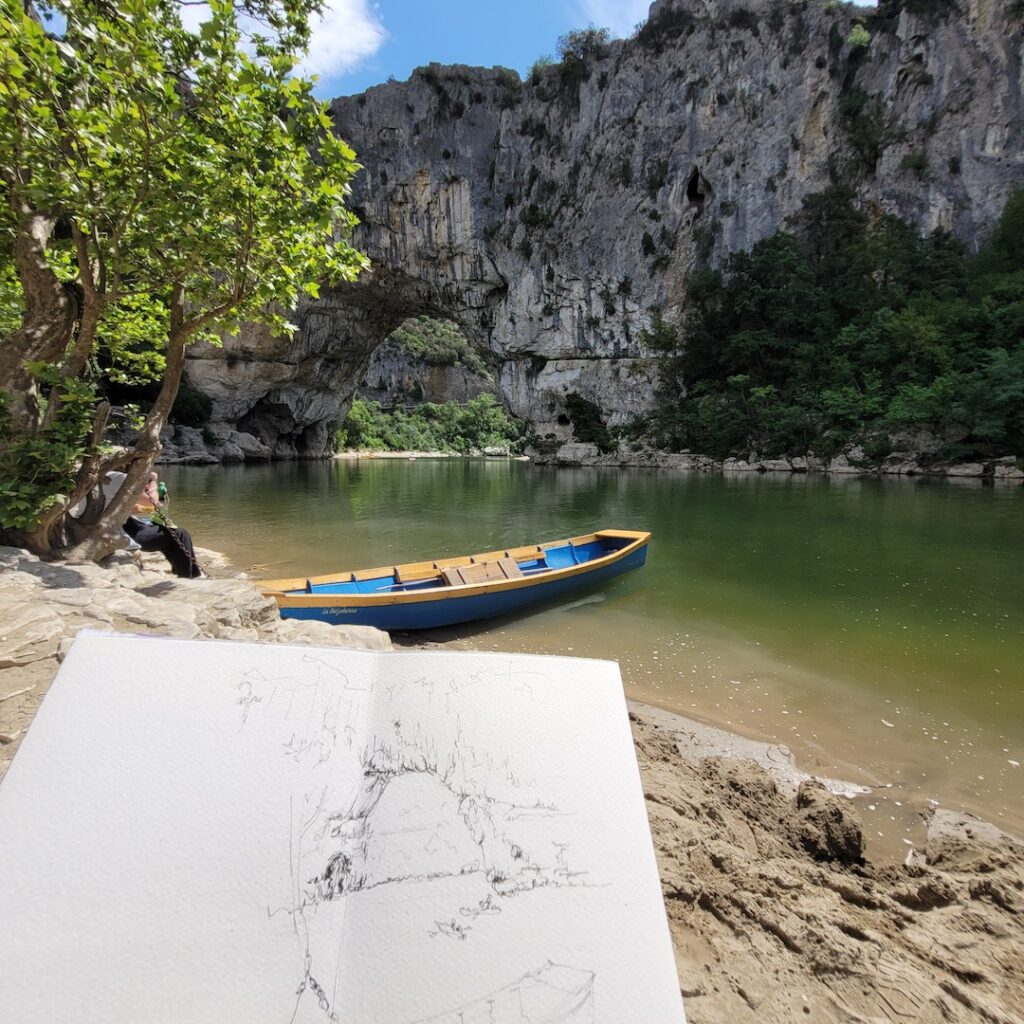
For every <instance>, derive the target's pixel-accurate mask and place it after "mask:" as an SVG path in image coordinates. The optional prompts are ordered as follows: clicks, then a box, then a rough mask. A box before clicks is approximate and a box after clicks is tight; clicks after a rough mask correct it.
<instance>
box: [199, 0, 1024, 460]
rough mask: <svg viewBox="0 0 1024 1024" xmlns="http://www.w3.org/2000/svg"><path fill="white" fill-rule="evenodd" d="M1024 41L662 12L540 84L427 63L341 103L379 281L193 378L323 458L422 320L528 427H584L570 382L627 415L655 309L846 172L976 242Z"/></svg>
mask: <svg viewBox="0 0 1024 1024" xmlns="http://www.w3.org/2000/svg"><path fill="white" fill-rule="evenodd" d="M858 22H862V23H863V25H864V27H865V29H866V32H867V34H868V35H869V37H870V38H869V39H866V38H865V32H864V31H863V30H855V25H856V24H857V23H858ZM1021 37H1022V5H1021V4H1019V3H1017V4H1014V3H1011V2H1006V0H889V2H888V3H886V2H884V0H883V6H882V7H881V9H880V10H879V11H877V12H876V11H872V10H870V9H864V8H854V7H851V6H848V5H839V4H821V3H811V2H804V3H780V2H774V0H773V2H768V0H761V2H758V0H742V2H740V0H689V2H685V0H660V2H658V3H655V4H654V5H653V6H652V9H651V17H650V19H649V21H648V23H647V25H646V26H645V27H644V28H643V29H642V30H641V31H640V32H639V33H638V34H637V36H635V37H634V38H632V39H629V40H624V41H615V42H613V43H611V44H610V45H608V46H606V47H599V48H598V49H597V52H591V53H589V54H588V55H587V56H586V58H585V59H583V60H575V61H565V62H563V63H562V64H561V65H553V66H551V67H548V68H546V69H544V70H542V71H541V72H540V73H539V74H536V75H533V76H531V78H530V80H529V81H526V82H522V81H520V79H519V77H518V76H517V75H516V74H515V73H514V72H510V71H508V70H504V69H500V68H496V69H490V70H486V69H480V68H468V67H441V66H439V65H431V66H429V67H427V68H421V69H419V70H418V71H417V72H415V73H414V74H413V76H412V77H411V78H410V79H409V81H407V82H391V83H388V84H386V85H381V86H377V87H375V88H373V89H370V90H369V91H368V92H366V93H365V94H362V95H359V96H354V97H348V98H344V99H339V100H336V101H335V102H334V103H333V104H332V111H333V115H334V118H335V122H336V125H337V130H338V132H339V133H340V134H341V135H342V136H344V137H345V138H346V139H348V140H349V141H350V142H351V143H352V145H353V146H354V147H355V149H356V151H357V152H358V154H359V158H360V160H361V162H362V163H363V164H364V167H365V169H364V170H363V171H361V172H360V174H359V176H358V178H357V179H356V182H355V185H354V194H353V205H354V208H355V209H356V211H357V212H358V214H359V216H360V218H361V220H362V224H361V226H360V227H359V228H358V230H357V232H356V236H355V242H356V244H357V245H358V247H359V248H361V249H362V250H363V251H364V252H366V253H367V254H368V255H369V256H370V258H371V260H372V261H373V265H374V269H373V271H372V272H371V273H368V274H366V275H365V276H364V278H363V279H362V280H361V281H360V282H359V283H357V284H355V285H353V286H349V287H346V288H344V289H340V290H337V291H333V292H331V293H330V294H328V295H326V296H325V297H323V298H322V299H321V300H319V301H317V302H310V303H309V304H308V305H306V306H305V307H304V308H302V309H300V310H298V311H296V317H297V322H298V323H299V325H300V327H301V331H300V334H299V337H298V339H297V340H296V341H295V342H293V343H291V344H285V343H282V342H280V341H277V340H275V339H271V338H267V337H265V336H262V335H257V334H248V335H246V334H243V336H242V337H241V338H239V339H229V340H228V342H227V343H226V344H225V347H224V349H223V350H215V349H205V350H202V349H200V350H196V351H195V352H193V353H192V358H191V360H190V364H189V374H190V377H191V379H192V380H193V382H194V383H196V384H197V385H198V386H200V387H201V388H203V389H204V390H206V391H208V392H209V393H210V394H212V395H213V396H214V398H215V402H216V411H215V418H216V419H219V420H224V421H230V422H231V423H232V424H234V425H236V426H237V427H238V428H239V429H240V430H243V431H248V432H250V433H254V434H256V435H258V436H259V437H260V438H261V439H262V440H264V441H265V442H266V443H267V444H269V445H270V446H271V447H272V449H273V450H274V452H275V454H276V455H278V456H289V455H296V454H298V455H317V454H319V453H321V452H322V451H323V449H324V445H325V443H326V441H327V438H328V437H329V434H330V430H331V427H332V425H333V422H334V421H335V420H336V419H337V418H338V417H339V415H340V414H341V413H342V411H343V410H344V409H345V408H346V406H347V403H348V401H349V400H350V397H351V394H352V391H353V389H354V387H355V386H356V384H357V383H358V381H359V380H360V379H361V378H362V376H363V373H364V370H365V368H366V365H367V362H368V360H369V358H370V356H371V354H372V352H373V350H374V348H375V347H376V346H377V345H378V344H379V343H380V342H382V341H383V340H384V338H385V337H386V336H387V334H388V333H389V332H390V331H391V330H393V329H394V328H395V327H396V326H397V325H398V324H399V323H400V322H401V321H402V320H404V319H405V318H406V317H408V316H412V315H417V314H431V315H435V316H444V317H450V318H451V319H453V320H455V321H456V322H457V323H458V324H459V325H460V326H461V327H462V328H463V330H464V331H465V332H466V333H467V335H468V337H470V338H471V339H472V340H473V341H474V342H475V343H476V344H477V345H479V346H480V347H482V348H486V349H489V350H490V351H491V352H492V353H493V354H494V357H495V358H496V360H497V364H498V366H499V371H498V381H499V386H500V390H501V392H502V394H503V396H504V398H505V401H506V402H507V404H508V406H509V408H510V410H511V411H512V412H513V413H514V414H516V415H517V416H520V417H522V418H523V419H526V420H527V421H529V422H530V423H531V424H532V426H533V428H534V429H535V430H536V432H537V433H538V434H540V435H545V434H554V435H555V436H556V437H559V438H565V439H568V438H569V437H570V436H571V433H572V426H571V423H570V421H569V417H568V415H567V408H566V396H567V395H568V394H571V393H578V394H579V395H581V396H582V397H583V398H585V399H588V400H590V401H593V402H595V403H597V405H599V406H600V408H601V409H602V410H603V412H604V415H605V417H606V419H607V421H608V422H609V423H610V424H614V423H620V422H623V421H625V420H626V419H628V418H629V417H630V416H632V415H633V414H634V413H636V412H637V411H640V410H642V409H643V408H644V407H646V406H647V405H648V404H649V403H650V401H651V399H652V395H653V390H654V382H655V379H656V365H655V362H654V360H653V359H652V358H651V354H650V353H649V352H648V351H647V350H646V349H645V346H644V340H643V339H644V328H645V326H646V325H648V323H649V318H650V310H651V309H652V308H653V309H658V310H661V311H664V313H665V314H666V316H668V317H670V318H671V317H677V316H679V315H680V313H681V312H682V309H681V306H682V302H683V293H684V282H685V279H686V275H687V273H688V272H689V271H690V270H691V269H692V268H693V267H694V266H695V265H696V264H697V263H698V262H700V261H710V262H712V263H715V262H718V261H720V260H721V259H722V258H723V257H724V256H725V255H726V254H728V253H729V252H732V251H735V250H738V249H744V248H748V247H749V246H751V245H752V244H753V243H755V242H756V241H758V240H759V239H761V238H764V237H765V236H767V235H769V234H771V233H772V232H774V231H776V230H778V229H779V228H782V227H785V226H786V225H787V222H788V220H789V218H791V217H792V216H793V215H794V214H795V213H797V211H799V210H800V208H801V204H802V202H803V200H804V198H805V197H806V196H807V195H809V194H811V193H815V192H820V191H821V190H822V189H824V188H825V187H826V186H827V185H828V183H829V181H830V180H832V179H834V178H836V177H838V178H840V179H841V180H842V181H844V182H846V183H848V184H850V185H852V186H854V187H855V188H856V190H857V193H858V196H859V199H860V201H861V202H862V203H863V204H864V206H865V207H866V208H868V209H869V210H873V211H879V212H880V211H887V212H892V213H897V214H899V215H900V216H902V217H904V218H905V219H907V220H908V221H910V222H912V223H913V224H915V225H916V226H917V227H919V228H920V229H921V230H922V231H928V230H931V229H934V228H936V227H945V228H948V229H950V230H952V231H954V232H956V233H957V234H958V235H959V236H960V237H961V238H963V239H965V240H966V241H967V242H968V244H970V245H972V246H974V245H978V244H980V243H981V241H983V240H984V238H985V237H986V234H987V232H988V230H989V229H990V228H991V226H992V224H993V222H994V220H995V218H996V217H997V216H998V214H999V212H1000V211H1001V209H1002V206H1003V204H1004V202H1005V200H1006V197H1007V196H1008V194H1009V192H1010V191H1011V190H1012V189H1013V188H1014V187H1016V186H1017V185H1019V184H1021V183H1022V182H1024V139H1022V133H1024V103H1022V95H1021V90H1022V65H1021ZM858 95H859V96H860V99H861V103H860V108H861V109H860V113H861V114H862V115H863V118H864V120H863V121H862V122H861V124H860V127H861V128H863V129H865V130H864V131H861V132H860V133H859V135H857V134H856V133H854V132H852V131H851V130H850V125H851V120H850V110H851V96H858ZM844 117H845V120H844Z"/></svg>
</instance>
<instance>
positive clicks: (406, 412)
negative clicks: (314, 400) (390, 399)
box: [336, 395, 523, 455]
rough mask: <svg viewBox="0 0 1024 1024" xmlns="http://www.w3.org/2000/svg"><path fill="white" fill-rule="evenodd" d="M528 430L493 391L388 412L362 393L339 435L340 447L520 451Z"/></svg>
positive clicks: (405, 449) (354, 403)
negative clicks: (462, 400) (465, 399)
mask: <svg viewBox="0 0 1024 1024" xmlns="http://www.w3.org/2000/svg"><path fill="white" fill-rule="evenodd" d="M522 445H523V432H522V429H521V427H520V425H519V424H518V423H517V422H516V421H515V420H513V419H512V418H511V417H510V416H509V415H508V414H507V413H506V412H505V410H504V409H502V407H501V406H500V405H499V404H498V401H497V399H496V398H494V396H493V395H480V396H479V397H478V398H474V399H472V400H471V401H469V402H467V403H466V404H465V405H460V404H459V403H458V402H442V403H440V404H435V403H433V402H425V403H424V404H423V405H420V406H417V407H416V408H414V409H394V410H391V411H385V410H384V409H383V408H382V407H381V405H380V403H379V402H367V401H364V400H363V399H360V398H357V399H356V400H355V401H354V402H353V403H352V408H351V409H350V410H349V414H348V416H347V417H346V419H345V422H344V423H342V425H341V429H340V430H339V431H338V434H337V437H336V446H337V448H338V449H339V450H346V449H348V450H363V451H381V452H383V451H452V452H459V453H461V454H463V455H466V454H468V453H469V452H470V451H472V450H474V449H476V450H481V451H482V450H483V449H484V448H503V449H506V450H507V451H509V452H515V451H519V450H520V448H521V447H522Z"/></svg>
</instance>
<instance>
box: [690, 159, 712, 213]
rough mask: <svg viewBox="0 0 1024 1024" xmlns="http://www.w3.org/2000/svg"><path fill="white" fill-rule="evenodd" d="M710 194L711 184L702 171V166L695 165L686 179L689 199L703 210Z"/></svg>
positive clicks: (692, 204)
mask: <svg viewBox="0 0 1024 1024" xmlns="http://www.w3.org/2000/svg"><path fill="white" fill-rule="evenodd" d="M710 195H711V185H710V184H709V183H708V180H707V178H705V177H704V175H703V174H701V173H700V168H699V167H696V166H695V167H694V168H693V170H692V171H691V172H690V177H689V178H688V179H687V181H686V199H687V201H688V202H689V204H690V205H691V206H696V207H697V209H698V210H701V209H703V208H704V203H705V202H706V201H707V198H708V196H710Z"/></svg>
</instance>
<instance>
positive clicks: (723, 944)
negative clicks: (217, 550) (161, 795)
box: [0, 548, 1024, 1024]
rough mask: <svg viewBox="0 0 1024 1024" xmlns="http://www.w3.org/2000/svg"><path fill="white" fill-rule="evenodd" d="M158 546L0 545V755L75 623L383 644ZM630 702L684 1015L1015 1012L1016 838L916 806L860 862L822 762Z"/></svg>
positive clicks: (9, 747) (858, 833) (1023, 870)
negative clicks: (286, 612) (923, 814)
mask: <svg viewBox="0 0 1024 1024" xmlns="http://www.w3.org/2000/svg"><path fill="white" fill-rule="evenodd" d="M207 561H210V559H209V558H208V559H207ZM160 562H161V560H160V558H159V556H156V557H155V558H153V557H149V556H147V557H146V558H145V560H144V561H143V562H142V563H141V565H139V564H136V563H135V562H133V561H132V560H131V559H130V558H128V557H127V556H117V557H116V558H115V560H114V562H113V563H112V564H111V565H109V566H107V567H98V566H94V565H85V566H71V565H58V564H46V563H41V562H39V561H38V560H36V559H34V558H32V557H31V556H28V555H27V554H25V553H24V552H19V551H17V550H15V549H11V548H3V549H0V570H2V572H0V621H2V622H3V623H4V626H3V628H2V631H0V632H2V635H0V775H2V774H3V772H4V771H6V768H7V766H8V765H9V764H10V762H11V759H12V758H13V756H14V755H15V753H16V751H17V748H18V745H19V743H20V741H21V739H22V738H23V736H24V735H25V732H26V731H27V730H28V729H29V728H30V727H31V723H32V719H33V717H34V714H35V712H36V710H37V708H38V707H39V704H40V702H41V700H42V699H43V697H44V695H45V693H46V690H47V687H48V686H49V684H50V682H51V681H52V679H53V677H54V675H55V674H56V671H57V669H58V667H59V663H60V660H61V658H62V657H63V655H64V653H66V651H67V649H68V646H69V645H70V642H71V640H72V638H73V637H74V635H75V634H76V633H77V632H78V630H79V629H81V628H86V627H91V628H104V629H116V630H122V631H130V632H134V633H161V634H165V635H172V636H180V637H183V638H198V637H221V638H228V639H247V640H255V641H269V642H290V643H315V644H321V645H332V646H342V647H345V646H347V647H362V648H368V649H374V650H386V649H388V648H389V647H390V641H389V640H388V638H387V636H386V635H385V634H380V633H378V632H377V631H376V630H371V629H365V628H364V629H350V628H339V627H331V626H327V625H324V624H320V623H297V622H295V621H294V620H288V621H284V622H282V620H280V619H279V618H278V616H277V611H276V607H275V606H274V604H273V602H272V601H269V600H267V599H264V598H262V597H261V596H260V595H259V594H258V593H257V592H256V591H255V590H254V589H253V588H252V586H251V585H250V584H248V583H247V582H245V581H244V580H242V579H237V578H230V574H231V570H230V568H228V567H223V568H221V569H219V570H217V569H215V570H214V574H215V575H218V574H223V575H224V576H225V578H220V579H217V578H214V579H208V580H199V581H179V580H176V579H174V578H173V577H171V576H169V575H168V574H167V572H166V571H164V569H163V567H162V566H161V564H160ZM630 718H631V721H632V726H633V733H634V740H635V745H636V752H637V758H638V761H639V764H640V770H641V777H642V779H643V784H644V790H645V795H646V800H647V811H648V817H649V820H650V825H651V831H652V835H653V839H654V845H655V850H656V853H657V857H658V863H659V869H660V874H661V881H662V889H663V893H664V896H665V903H666V907H667V911H668V916H669V922H670V928H671V932H672V938H673V944H674V948H675V953H676V960H677V966H678V971H679V978H680V984H681V987H682V990H683V993H684V997H685V1000H686V1009H687V1015H688V1019H689V1020H690V1021H691V1022H692V1024H712V1022H714V1024H722V1022H730V1024H732V1022H737V1024H743V1022H747V1021H750V1022H751V1024H753V1022H755V1021H757V1022H759V1024H765V1022H768V1024H772V1022H785V1021H800V1020H813V1021H827V1022H833V1021H834V1022H837V1024H838V1022H865V1024H866V1022H875V1021H914V1022H922V1024H931V1022H936V1024H937V1022H939V1021H963V1022H968V1021H971V1022H973V1021H988V1022H994V1024H1013V1022H1019V1021H1021V1020H1022V1019H1024V960H1022V956H1021V950H1022V948H1024V895H1022V894H1024V844H1022V843H1021V842H1020V841H1019V840H1016V839H1014V838H1012V837H1010V836H1009V835H1007V834H1006V833H1004V832H1001V831H1000V830H998V829H997V828H995V827H994V826H991V825H988V824H986V823H985V822H982V821H980V820H978V819H974V818H970V817H967V816H963V815H957V814H953V813H951V812H947V811H942V810H935V811H933V812H932V813H931V814H930V815H929V816H928V820H927V821H926V822H923V828H926V830H927V840H926V841H925V842H924V843H923V845H922V846H921V847H920V848H918V847H914V848H911V849H910V850H909V851H908V853H907V856H906V860H905V861H904V862H903V863H902V864H874V863H872V862H871V861H869V860H866V859H865V858H864V843H863V836H862V823H861V820H860V817H859V815H858V813H857V811H856V810H855V808H854V805H853V804H852V803H851V801H850V800H849V799H848V796H847V795H843V794H844V793H845V794H849V793H850V792H852V790H851V789H850V787H848V786H846V785H845V784H844V783H843V782H842V781H841V780H833V779H829V780H815V779H812V778H810V777H809V776H808V775H807V774H806V773H804V772H803V771H801V768H800V765H799V764H796V763H794V761H793V759H792V757H791V756H790V755H789V754H788V751H786V750H785V749H784V748H781V747H778V746H773V745H768V744H761V743H757V742H755V741H752V740H747V739H743V738H741V737H737V736H734V735H732V734H730V733H727V732H724V731H722V730H718V729H713V728H711V727H708V726H705V725H702V724H700V723H697V722H693V721H690V720H688V719H686V718H684V717H682V716H679V715H675V714H672V713H671V712H667V711H662V710H660V709H656V708H652V707H649V706H647V705H644V704H631V706H630ZM97 742H102V736H99V737H97Z"/></svg>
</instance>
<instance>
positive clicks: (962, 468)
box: [946, 462, 985, 476]
mask: <svg viewBox="0 0 1024 1024" xmlns="http://www.w3.org/2000/svg"><path fill="white" fill-rule="evenodd" d="M984 475H985V466H984V465H983V464H982V463H980V462H962V463H961V464H960V465H958V466H949V467H948V468H947V469H946V476H984Z"/></svg>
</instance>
